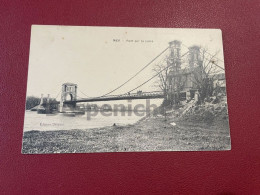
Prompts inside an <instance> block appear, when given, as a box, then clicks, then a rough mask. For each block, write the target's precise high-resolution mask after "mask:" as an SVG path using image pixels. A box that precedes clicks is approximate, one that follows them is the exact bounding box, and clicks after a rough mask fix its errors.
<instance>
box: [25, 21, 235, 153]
mask: <svg viewBox="0 0 260 195" xmlns="http://www.w3.org/2000/svg"><path fill="white" fill-rule="evenodd" d="M226 86H227V84H226V77H225V65H224V54H223V42H222V32H221V30H220V29H188V28H186V29H185V28H183V29H182V28H137V27H98V26H95V27H94V26H56V25H32V27H31V42H30V56H29V66H28V79H27V92H26V102H25V115H24V128H23V131H24V132H23V141H22V142H23V143H22V153H23V154H48V153H94V152H148V151H218V150H230V149H231V140H230V128H229V117H228V105H227V93H226Z"/></svg>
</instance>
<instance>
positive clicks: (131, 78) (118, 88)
mask: <svg viewBox="0 0 260 195" xmlns="http://www.w3.org/2000/svg"><path fill="white" fill-rule="evenodd" d="M167 49H169V47H167V48H166V49H164V50H163V51H162V52H161V53H160V54H159V55H157V56H156V57H155V58H154V59H152V61H150V62H149V63H148V64H147V65H145V66H144V67H143V68H142V69H141V70H139V71H138V72H137V73H136V74H135V75H133V76H132V77H131V78H129V79H128V80H127V81H125V82H124V83H123V84H121V85H120V86H118V87H117V88H115V89H114V90H112V91H110V92H108V93H106V94H104V95H102V96H100V97H103V96H106V95H109V94H111V93H113V92H114V91H116V90H118V89H119V88H121V87H123V86H124V85H125V84H126V83H128V82H129V81H131V80H132V79H133V78H134V77H136V76H137V75H138V74H139V73H140V72H142V71H143V70H144V69H145V68H147V67H148V66H149V65H151V64H152V63H153V62H154V61H155V60H156V59H157V58H158V57H160V56H161V55H162V54H163V53H164V52H165V51H166V50H167Z"/></svg>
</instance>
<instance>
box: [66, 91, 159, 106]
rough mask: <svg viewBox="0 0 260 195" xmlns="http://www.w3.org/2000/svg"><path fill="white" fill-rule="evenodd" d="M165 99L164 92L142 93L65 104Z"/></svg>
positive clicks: (85, 99)
mask: <svg viewBox="0 0 260 195" xmlns="http://www.w3.org/2000/svg"><path fill="white" fill-rule="evenodd" d="M159 98H164V94H163V93H162V92H156V93H142V94H137V93H135V94H130V95H127V94H124V95H112V96H104V97H96V98H84V99H78V100H75V101H65V102H64V103H65V104H73V103H80V102H102V101H114V100H136V99H159Z"/></svg>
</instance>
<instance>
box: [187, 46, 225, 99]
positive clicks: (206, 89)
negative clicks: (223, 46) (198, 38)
mask: <svg viewBox="0 0 260 195" xmlns="http://www.w3.org/2000/svg"><path fill="white" fill-rule="evenodd" d="M200 54H201V55H200V56H201V61H200V63H199V64H198V66H197V67H195V68H194V69H193V70H192V76H191V81H192V82H193V83H194V85H195V87H196V88H197V89H198V92H199V95H200V102H201V103H203V102H204V101H205V100H206V99H208V98H209V97H210V96H212V95H213V92H214V88H213V81H214V79H215V77H216V76H217V75H218V74H219V73H221V72H223V69H222V68H221V67H220V66H218V65H217V64H218V60H217V58H216V56H217V54H218V52H215V54H213V55H210V54H209V52H208V50H207V48H200Z"/></svg>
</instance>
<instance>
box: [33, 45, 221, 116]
mask: <svg viewBox="0 0 260 195" xmlns="http://www.w3.org/2000/svg"><path fill="white" fill-rule="evenodd" d="M181 46H184V47H186V48H187V49H188V51H187V52H186V53H184V54H183V55H181ZM202 55H203V57H204V59H203V60H204V61H205V60H207V62H208V64H209V63H211V64H213V65H214V67H215V68H217V69H218V70H221V71H223V70H224V68H222V67H221V66H219V65H218V64H217V63H215V62H216V61H217V58H216V56H215V55H212V54H210V53H208V55H207V56H208V57H205V53H202V51H201V50H200V47H198V46H192V47H187V46H186V45H184V44H182V43H181V42H180V41H177V40H175V41H172V42H170V43H169V46H168V47H167V48H165V49H164V50H163V51H162V52H161V53H159V54H158V55H157V56H156V57H155V58H153V59H152V60H151V61H150V62H149V63H148V64H146V65H145V66H144V67H142V68H141V69H140V70H139V71H138V72H137V73H135V74H134V75H133V76H132V77H130V78H129V79H127V80H126V81H125V82H124V83H122V84H121V85H119V86H118V87H116V88H115V89H113V90H111V91H109V92H107V93H106V94H104V95H102V96H99V97H85V98H82V97H79V96H78V87H77V84H74V83H64V84H63V85H62V89H61V91H60V93H61V99H60V101H56V102H53V103H50V102H49V98H47V102H43V96H42V98H41V103H40V105H39V106H38V107H37V109H38V110H46V106H47V105H49V104H56V105H58V104H59V111H60V112H63V110H64V108H65V107H70V108H75V107H76V104H77V103H85V102H101V101H113V100H135V99H158V98H166V97H167V96H169V95H172V94H174V93H176V83H177V82H180V81H181V82H182V83H183V86H182V90H179V92H178V93H179V94H181V95H182V97H184V98H186V97H187V96H189V95H190V94H191V92H192V90H196V87H195V88H194V86H192V84H189V80H191V78H190V79H189V77H188V76H190V77H191V75H192V72H193V71H194V67H195V68H196V67H202V63H203V61H202V59H201V56H202ZM158 58H159V59H161V60H160V61H159V62H156V60H158ZM184 58H185V59H186V60H184ZM162 61H163V62H162ZM220 61H222V60H220ZM155 62H156V63H157V64H160V63H165V65H164V66H161V67H160V69H158V70H157V71H155V72H156V73H155V74H154V75H153V76H152V77H151V78H149V79H148V80H146V81H145V82H143V83H141V84H140V85H138V86H136V87H134V88H133V89H131V90H128V91H127V92H126V93H123V94H119V95H112V93H114V92H115V91H117V90H118V89H120V88H122V87H123V86H124V85H126V84H127V83H129V82H130V81H131V80H133V79H134V78H135V77H136V76H137V75H139V74H140V73H141V72H142V71H144V70H145V69H146V68H147V67H148V66H150V65H152V64H153V63H155ZM185 62H186V64H187V66H188V68H184V69H183V68H181V66H182V65H183V64H184V63H185ZM208 64H207V66H208ZM164 73H166V74H164ZM163 74H164V76H165V77H164V78H162V77H160V76H162V75H163ZM184 77H185V79H183V78H184ZM156 78H157V79H158V78H160V79H161V82H162V83H163V84H165V86H164V87H165V88H168V90H167V93H166V92H165V90H164V91H163V90H161V91H150V92H142V91H140V90H139V91H137V92H136V90H138V89H140V88H141V87H142V86H143V85H145V84H147V83H148V82H150V81H151V80H154V79H156ZM176 78H177V80H176ZM162 79H163V80H162ZM182 80H184V81H182ZM177 87H178V86H177ZM82 94H84V95H85V93H83V92H82ZM58 95H59V94H58Z"/></svg>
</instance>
